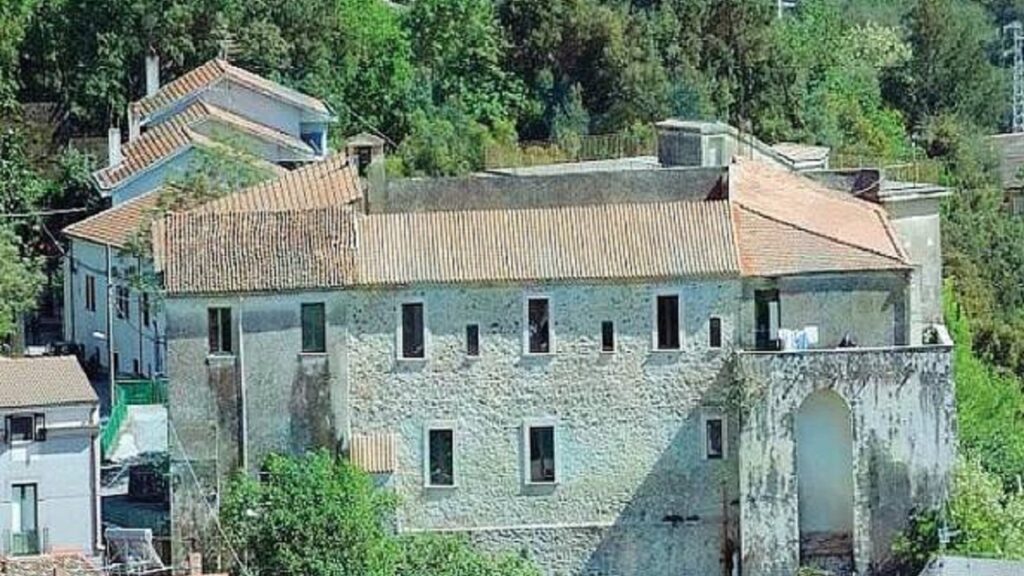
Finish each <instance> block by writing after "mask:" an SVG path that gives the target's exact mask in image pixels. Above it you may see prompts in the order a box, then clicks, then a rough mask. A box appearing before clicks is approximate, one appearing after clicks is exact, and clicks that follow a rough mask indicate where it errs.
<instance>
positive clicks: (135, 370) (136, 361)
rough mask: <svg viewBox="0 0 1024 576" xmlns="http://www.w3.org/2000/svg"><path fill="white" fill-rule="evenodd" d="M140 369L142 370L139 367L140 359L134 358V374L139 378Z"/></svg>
mask: <svg viewBox="0 0 1024 576" xmlns="http://www.w3.org/2000/svg"><path fill="white" fill-rule="evenodd" d="M139 369H140V367H139V360H138V358H133V359H132V374H134V375H136V376H138V375H139V374H140V372H139Z"/></svg>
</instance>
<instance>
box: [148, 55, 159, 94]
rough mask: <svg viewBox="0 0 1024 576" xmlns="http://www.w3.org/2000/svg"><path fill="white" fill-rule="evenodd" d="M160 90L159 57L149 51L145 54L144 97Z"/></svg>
mask: <svg viewBox="0 0 1024 576" xmlns="http://www.w3.org/2000/svg"><path fill="white" fill-rule="evenodd" d="M159 90H160V57H159V56H157V55H156V54H154V53H152V52H150V53H149V54H146V97H147V98H148V97H150V96H153V95H155V94H156V93H157V92H158V91H159Z"/></svg>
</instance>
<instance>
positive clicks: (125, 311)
mask: <svg viewBox="0 0 1024 576" xmlns="http://www.w3.org/2000/svg"><path fill="white" fill-rule="evenodd" d="M115 290H116V295H117V300H116V302H117V317H118V318H124V319H125V320H127V319H128V318H129V314H130V308H129V302H130V298H131V292H130V291H129V290H128V287H127V286H118V287H117V288H116V289H115Z"/></svg>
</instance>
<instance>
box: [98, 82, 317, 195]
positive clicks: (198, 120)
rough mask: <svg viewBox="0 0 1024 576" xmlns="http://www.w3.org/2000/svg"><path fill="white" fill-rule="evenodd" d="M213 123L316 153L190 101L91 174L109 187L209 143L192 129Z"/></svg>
mask: <svg viewBox="0 0 1024 576" xmlns="http://www.w3.org/2000/svg"><path fill="white" fill-rule="evenodd" d="M209 122H217V123H220V124H223V125H225V126H228V127H230V128H232V129H234V130H237V131H238V132H240V133H242V134H245V135H247V136H251V137H253V138H256V139H259V140H263V141H265V142H269V143H272V144H276V145H279V146H283V147H286V148H290V149H292V150H295V151H298V152H301V153H304V154H308V155H309V156H311V157H312V156H316V151H315V150H313V148H312V147H310V146H309V145H308V144H306V143H305V142H303V141H301V140H299V139H297V138H295V137H293V136H291V135H288V134H285V133H283V132H280V131H279V130H275V129H273V128H270V127H267V126H264V125H262V124H259V123H257V122H253V121H251V120H248V119H246V118H243V117H241V116H239V115H237V114H234V113H232V112H229V111H227V110H224V109H222V108H218V107H217V106H213V105H211V104H207V103H205V102H199V101H197V102H193V103H192V104H190V105H189V106H187V107H186V108H185V109H184V110H182V111H181V112H179V113H178V114H175V115H174V116H173V117H172V118H170V119H169V120H168V121H167V122H164V123H162V124H159V125H157V126H154V127H153V128H152V129H150V130H147V131H146V132H145V133H144V134H142V135H141V136H139V137H138V138H136V139H135V140H133V141H131V142H128V143H126V144H125V145H124V149H123V151H122V154H123V157H124V159H123V160H122V162H121V163H120V164H118V165H117V166H108V167H106V168H102V169H100V170H97V171H96V172H94V173H93V178H94V179H95V180H96V182H97V183H98V184H99V185H100V188H102V189H104V190H109V189H111V188H114V187H116V186H118V185H120V184H122V183H124V182H125V181H127V180H129V179H130V178H132V177H133V176H135V175H137V174H140V173H142V172H145V171H147V170H149V169H150V168H152V167H153V166H155V165H157V164H158V163H160V162H162V161H165V160H168V159H170V158H171V157H173V156H175V155H177V154H180V153H181V152H183V151H185V150H187V149H189V148H191V147H193V146H195V145H199V144H204V143H209V142H211V141H210V139H209V138H207V137H206V136H204V135H202V134H200V133H199V132H198V131H196V130H195V129H194V128H196V127H197V126H199V125H200V124H203V123H209Z"/></svg>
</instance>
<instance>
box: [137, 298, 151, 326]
mask: <svg viewBox="0 0 1024 576" xmlns="http://www.w3.org/2000/svg"><path fill="white" fill-rule="evenodd" d="M149 306H150V302H149V292H143V293H142V294H140V295H139V316H141V317H142V325H143V326H144V327H146V328H149V324H150V320H151V318H150V309H149Z"/></svg>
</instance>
